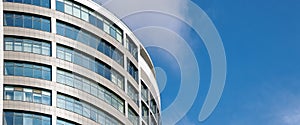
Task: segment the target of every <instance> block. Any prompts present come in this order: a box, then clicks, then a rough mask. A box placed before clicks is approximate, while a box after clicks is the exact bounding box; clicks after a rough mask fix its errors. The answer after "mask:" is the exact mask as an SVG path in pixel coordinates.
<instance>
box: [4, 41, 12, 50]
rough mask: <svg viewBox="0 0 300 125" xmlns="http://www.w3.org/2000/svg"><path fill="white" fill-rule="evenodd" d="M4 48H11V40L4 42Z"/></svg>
mask: <svg viewBox="0 0 300 125" xmlns="http://www.w3.org/2000/svg"><path fill="white" fill-rule="evenodd" d="M5 50H13V42H11V41H7V42H5Z"/></svg>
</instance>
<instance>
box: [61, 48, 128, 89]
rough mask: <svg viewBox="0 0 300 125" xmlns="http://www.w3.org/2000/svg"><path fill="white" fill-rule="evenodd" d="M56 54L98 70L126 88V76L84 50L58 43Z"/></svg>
mask: <svg viewBox="0 0 300 125" xmlns="http://www.w3.org/2000/svg"><path fill="white" fill-rule="evenodd" d="M56 54H57V58H59V59H63V60H66V61H69V62H72V63H74V64H77V65H80V66H82V67H85V68H87V69H89V70H91V71H93V72H96V73H98V74H99V75H101V76H103V77H105V78H106V79H108V80H111V81H112V82H113V83H114V84H116V85H117V86H119V87H120V88H121V89H124V77H123V76H122V75H121V74H120V73H118V72H116V71H115V70H113V69H111V67H110V66H108V65H107V64H105V63H103V62H101V61H98V60H97V59H95V57H91V56H89V55H86V54H85V53H83V52H80V51H78V50H73V49H70V48H67V47H64V46H62V45H57V53H56Z"/></svg>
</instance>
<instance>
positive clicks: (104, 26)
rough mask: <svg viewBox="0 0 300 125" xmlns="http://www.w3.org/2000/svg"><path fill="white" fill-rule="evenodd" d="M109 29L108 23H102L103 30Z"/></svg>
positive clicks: (107, 30) (107, 31)
mask: <svg viewBox="0 0 300 125" xmlns="http://www.w3.org/2000/svg"><path fill="white" fill-rule="evenodd" d="M109 29H110V27H109V25H108V24H106V23H103V30H104V32H106V33H109Z"/></svg>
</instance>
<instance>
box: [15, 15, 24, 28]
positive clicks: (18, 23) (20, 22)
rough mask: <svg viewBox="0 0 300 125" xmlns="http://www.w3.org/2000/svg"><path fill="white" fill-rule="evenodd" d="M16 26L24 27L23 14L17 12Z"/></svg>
mask: <svg viewBox="0 0 300 125" xmlns="http://www.w3.org/2000/svg"><path fill="white" fill-rule="evenodd" d="M15 26H17V27H23V15H19V14H15Z"/></svg>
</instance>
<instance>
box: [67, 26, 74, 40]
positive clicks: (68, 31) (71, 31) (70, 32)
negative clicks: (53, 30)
mask: <svg viewBox="0 0 300 125" xmlns="http://www.w3.org/2000/svg"><path fill="white" fill-rule="evenodd" d="M65 30H66V34H65V36H66V37H68V38H71V39H75V37H74V32H73V29H72V28H71V27H66V29H65Z"/></svg>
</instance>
